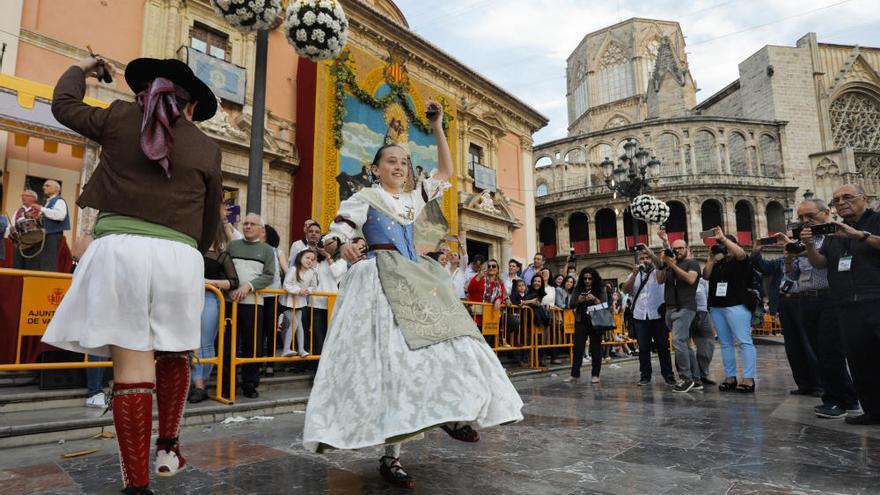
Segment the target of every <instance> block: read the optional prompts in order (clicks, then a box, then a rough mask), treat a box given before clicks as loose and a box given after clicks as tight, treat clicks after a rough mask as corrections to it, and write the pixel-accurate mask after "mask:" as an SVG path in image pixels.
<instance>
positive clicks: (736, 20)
mask: <svg viewBox="0 0 880 495" xmlns="http://www.w3.org/2000/svg"><path fill="white" fill-rule="evenodd" d="M396 3H397V5H398V7H400V9H401V10H402V11H403V13H404V15H405V16H406V17H407V20H408V21H409V24H410V27H411V28H412V29H413V30H414V31H416V32H417V33H419V34H420V35H421V36H423V37H425V38H427V39H428V40H429V41H431V42H432V43H434V44H435V45H437V46H439V47H440V48H441V49H443V50H444V51H446V52H447V53H449V54H451V55H452V56H453V57H455V58H457V59H458V60H460V61H462V62H464V63H465V64H467V65H468V66H470V67H471V68H473V69H475V70H476V71H477V72H479V73H481V74H482V75H483V76H485V77H488V78H489V79H490V80H492V81H494V82H495V83H497V84H499V85H500V86H501V87H503V88H504V89H506V90H507V91H509V92H511V93H513V94H514V95H516V96H517V97H519V98H520V99H522V100H523V101H525V102H526V103H528V104H529V105H531V106H532V107H533V108H535V109H537V110H538V111H539V112H541V113H542V114H544V115H545V116H547V117H548V118H549V119H550V124H549V125H548V126H547V127H545V128H544V129H542V130H540V131H539V132H538V133H537V134H536V135H535V143H536V144H537V143H542V142H545V141H549V140H552V139H557V138H561V137H564V136H566V128H567V126H568V122H567V111H566V107H565V59H566V58H567V57H568V55H569V54H570V53H571V51H572V50H573V49H574V47H575V46H576V45H577V44H578V43H579V42H580V40H581V39H582V38H583V37H584V35H585V34H587V33H589V32H592V31H595V30H597V29H601V28H603V27H605V26H609V25H611V24H614V23H617V22H619V21H621V20H625V19H629V18H630V17H646V18H654V19H664V20H671V21H678V22H679V23H680V24H681V29H682V31H683V32H684V35H685V41H686V42H687V52H688V62H689V65H690V69H691V73H692V74H693V77H694V79H695V80H696V82H697V87H698V88H699V89H700V90H699V92H698V93H697V101H698V102H699V101H702V100H704V99H706V98H708V97H709V96H711V95H712V94H714V93H715V92H716V91H718V90H719V89H721V88H722V87H724V86H725V85H727V84H729V83H730V82H732V81H733V80H734V79H736V78H737V77H738V73H737V65H738V64H739V63H740V62H741V61H743V60H744V59H745V58H747V57H748V56H749V55H751V54H753V53H754V52H756V51H757V50H759V49H760V48H761V47H762V46H764V45H783V46H794V44H795V42H796V41H797V39H798V38H800V37H801V36H803V35H804V34H806V33H808V32H810V31H813V32H816V33H817V35H818V38H819V42H820V43H821V42H827V43H839V44H858V45H862V46H875V47H876V46H880V0H695V1H688V0H619V1H617V0H608V1H595V0H445V1H443V2H437V1H435V0H396Z"/></svg>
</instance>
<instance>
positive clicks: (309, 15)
mask: <svg viewBox="0 0 880 495" xmlns="http://www.w3.org/2000/svg"><path fill="white" fill-rule="evenodd" d="M315 20H316V17H315V13H314V12H312V11H311V10H309V11H308V12H306V13H305V14H303V24H305V25H306V26H311V25H312V24H314V23H315Z"/></svg>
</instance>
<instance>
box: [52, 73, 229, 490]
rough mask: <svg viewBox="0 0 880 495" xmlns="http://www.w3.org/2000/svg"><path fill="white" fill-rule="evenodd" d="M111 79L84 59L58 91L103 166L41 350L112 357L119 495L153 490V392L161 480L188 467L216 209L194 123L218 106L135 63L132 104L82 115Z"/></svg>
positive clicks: (59, 107) (214, 184)
mask: <svg viewBox="0 0 880 495" xmlns="http://www.w3.org/2000/svg"><path fill="white" fill-rule="evenodd" d="M110 71H112V69H111V68H110V67H109V64H107V63H106V62H105V61H104V60H102V59H101V58H99V57H90V58H87V59H85V60H82V61H80V62H79V63H78V64H76V65H74V66H72V67H70V68H69V69H67V71H66V72H65V73H64V74H63V75H62V76H61V78H60V79H59V80H58V83H57V85H56V87H55V94H54V97H53V100H52V113H53V114H54V115H55V118H56V119H58V121H59V122H61V123H62V124H64V125H65V126H67V127H69V128H71V129H73V130H75V131H77V132H79V133H80V134H82V135H83V136H85V137H87V138H89V139H91V140H94V141H96V142H98V143H99V144H101V156H100V163H99V164H98V167H97V168H96V169H95V172H94V174H93V175H92V177H91V178H90V179H89V181H88V183H87V184H86V185H85V187H84V188H83V192H82V195H81V196H80V198H79V201H77V203H78V204H79V206H81V207H91V208H95V209H96V210H99V212H100V213H99V215H98V219H97V221H96V223H95V226H94V229H93V231H92V237H93V239H94V240H93V241H92V242H91V244H89V246H88V249H87V250H86V252H85V254H84V255H83V257H82V258H81V259H80V262H79V265H78V267H77V270H76V273H75V274H74V277H73V283H72V285H71V287H70V290H69V291H68V292H67V294H66V296H65V297H64V299H63V301H62V302H61V305H60V306H59V308H58V311H57V312H56V314H55V317H54V319H53V320H52V322H51V324H50V325H49V328H48V329H47V330H46V334H45V335H44V337H43V341H44V342H47V343H49V344H52V345H54V346H56V347H61V348H64V349H69V350H73V351H77V352H83V353H88V354H92V355H100V356H111V357H112V358H113V370H114V376H115V384H114V386H113V399H112V404H111V406H112V409H113V422H114V424H115V427H116V436H117V439H118V442H119V458H120V464H121V468H122V480H123V485H124V489H123V493H129V494H131V493H141V494H143V493H152V492H151V491H150V490H149V483H150V474H149V454H150V431H151V426H152V401H153V391H154V389H155V392H156V400H157V403H158V409H159V438H158V439H157V440H156V445H157V449H156V468H155V472H156V474H157V475H159V476H173V475H174V474H176V473H177V472H178V471H180V469H181V468H183V466H184V464H185V460H184V458H183V456H182V455H181V452H180V448H179V444H178V439H177V437H178V433H179V431H180V421H181V418H182V416H183V407H184V404H185V402H186V395H187V390H188V388H189V374H190V368H189V359H188V358H189V353H190V351H192V350H193V349H196V348H198V347H199V337H200V335H199V334H200V316H201V312H202V305H203V302H204V296H203V294H204V272H203V265H202V263H203V261H202V256H201V254H200V252H199V251H201V252H204V251H206V250H207V249H208V247H209V246H210V245H211V241H212V238H213V236H214V234H215V233H216V231H217V228H218V223H219V221H220V218H219V211H220V202H221V200H222V197H221V196H222V183H221V177H220V148H219V147H218V146H217V144H216V143H215V142H214V141H213V140H212V139H210V138H209V137H208V136H206V135H205V134H204V133H203V132H202V131H201V130H199V128H198V127H196V126H195V125H194V124H193V122H192V121H197V120H205V119H208V118H211V116H213V115H214V113H215V112H216V109H217V100H216V98H215V96H214V95H213V93H212V92H211V90H210V89H209V88H208V86H207V85H205V83H203V82H202V81H200V80H199V79H198V78H197V77H196V76H195V75H194V74H193V72H192V71H191V70H190V69H189V67H187V66H186V65H185V64H184V63H183V62H180V61H178V60H157V59H148V58H141V59H137V60H133V61H132V62H131V63H129V64H128V66H127V68H126V71H125V80H126V82H127V83H128V85H129V86H130V87H131V89H132V91H134V93H135V95H136V100H135V101H134V102H126V101H120V100H117V101H114V102H113V103H112V104H110V106H109V107H107V108H106V109H101V108H96V107H92V106H89V105H87V104H85V103H83V96H84V95H85V91H86V78H87V77H96V78H100V77H103V76H104V75H105V74H106V73H107V72H110Z"/></svg>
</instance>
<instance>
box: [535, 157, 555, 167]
mask: <svg viewBox="0 0 880 495" xmlns="http://www.w3.org/2000/svg"><path fill="white" fill-rule="evenodd" d="M551 164H553V160H552V159H551V158H550V157H549V156H542V157H541V158H538V161H536V162H535V168H541V167H547V166H549V165H551Z"/></svg>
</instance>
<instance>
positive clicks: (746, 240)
mask: <svg viewBox="0 0 880 495" xmlns="http://www.w3.org/2000/svg"><path fill="white" fill-rule="evenodd" d="M735 213H736V239H737V240H738V241H739V243H740V244H741V245H743V246H751V245H752V233H753V232H754V231H755V228H754V222H753V221H752V218H754V216H753V214H752V205H750V204H749V202H748V201H737V203H736V211H735Z"/></svg>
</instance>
